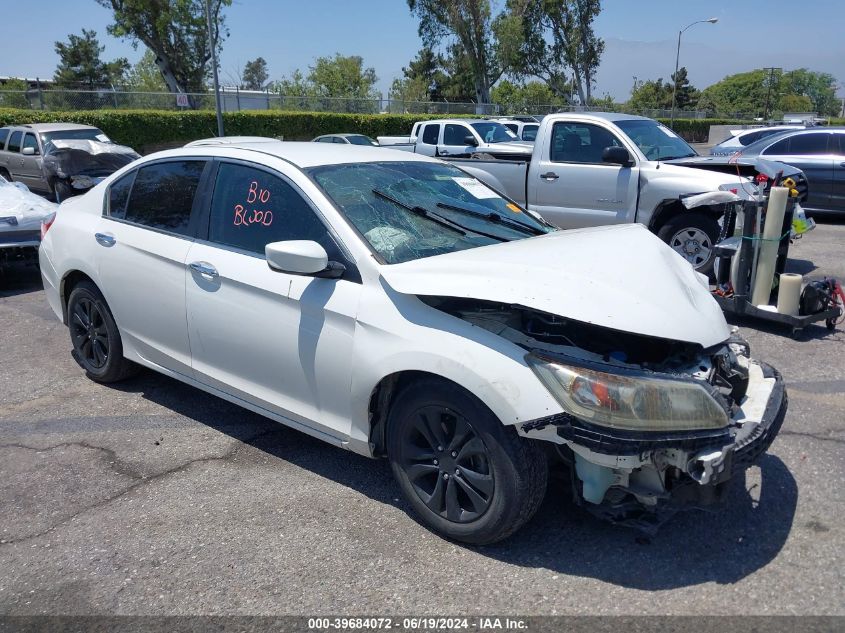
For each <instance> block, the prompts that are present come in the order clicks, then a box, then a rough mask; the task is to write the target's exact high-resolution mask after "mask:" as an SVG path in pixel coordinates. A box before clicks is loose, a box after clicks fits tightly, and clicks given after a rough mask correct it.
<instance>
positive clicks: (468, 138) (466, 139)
mask: <svg viewBox="0 0 845 633" xmlns="http://www.w3.org/2000/svg"><path fill="white" fill-rule="evenodd" d="M464 143H466V144H467V145H472V146H473V147H478V141H476V140H475V137H474V136H473V135H472V134H467V135H466V136H465V137H464Z"/></svg>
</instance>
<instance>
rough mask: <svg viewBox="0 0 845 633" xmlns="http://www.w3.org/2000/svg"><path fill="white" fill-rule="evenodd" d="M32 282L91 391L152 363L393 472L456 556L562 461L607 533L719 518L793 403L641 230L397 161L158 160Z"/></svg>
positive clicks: (65, 235)
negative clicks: (709, 510) (690, 515)
mask: <svg viewBox="0 0 845 633" xmlns="http://www.w3.org/2000/svg"><path fill="white" fill-rule="evenodd" d="M609 253H610V254H612V255H608V254H609ZM40 264H41V273H42V276H43V280H44V287H45V289H46V293H47V297H48V300H49V303H50V306H51V307H52V309H53V310H54V311H55V313H56V315H57V316H58V318H59V319H61V320H62V321H63V322H64V323H65V324H66V325H67V326H68V328H69V330H70V337H71V341H72V345H73V355H74V358H75V359H76V360H77V362H78V363H79V365H80V366H81V367H82V368H83V369H84V370H85V372H86V374H87V375H88V376H89V377H90V378H91V379H93V380H96V381H99V382H112V381H116V380H120V379H123V378H127V377H129V376H130V375H132V373H133V372H134V371H135V370H136V369H137V368H138V366H144V367H148V368H151V369H153V370H155V371H158V372H161V373H163V374H166V375H168V376H172V377H174V378H176V379H178V380H181V381H184V382H186V383H188V384H190V385H193V386H195V387H197V388H199V389H202V390H205V391H207V392H209V393H211V394H214V395H216V396H219V397H221V398H225V399H226V400H230V401H232V402H235V403H237V404H239V405H242V406H243V407H246V408H248V409H251V410H253V411H256V412H258V413H260V414H262V415H265V416H267V417H269V418H272V419H274V420H277V421H279V422H282V423H284V424H287V425H290V426H292V427H293V428H296V429H299V430H301V431H303V432H305V433H308V434H310V435H313V436H315V437H318V438H320V439H323V440H325V441H327V442H330V443H332V444H335V445H336V446H339V447H343V448H347V449H349V450H352V451H355V452H357V453H360V454H363V455H367V456H372V457H380V456H386V457H387V458H388V459H389V460H390V462H391V465H392V468H393V472H394V474H395V476H396V479H397V481H398V484H399V486H400V488H401V489H402V491H403V493H404V494H405V496H406V497H407V499H408V501H409V503H410V505H411V506H412V507H413V509H414V511H415V512H416V513H417V514H418V516H419V517H420V519H421V520H422V522H424V523H425V524H426V525H427V526H429V527H431V528H432V529H434V530H436V531H437V532H439V533H441V534H444V535H446V536H448V537H450V538H454V539H457V540H461V541H465V542H471V543H490V542H493V541H496V540H499V539H502V538H505V537H507V536H508V535H510V534H512V533H513V532H514V531H515V530H517V529H518V528H519V527H520V526H521V525H522V524H524V523H525V522H526V521H527V520H528V519H529V518H530V517H531V516H532V514H533V513H534V512H535V510H536V509H537V507H538V506H539V504H540V502H541V500H542V499H543V495H544V493H545V490H546V480H547V476H548V468H549V464H550V463H552V464H564V465H566V466H568V467H569V468H570V472H571V473H572V477H573V485H572V490H573V493H574V494H575V496H576V499H577V500H578V501H579V502H583V503H584V505H585V507H587V508H589V509H591V510H593V511H594V512H596V513H597V514H599V515H601V516H604V517H608V518H611V519H613V520H615V521H630V522H632V523H635V524H640V525H641V524H642V523H643V521H647V520H649V519H647V518H646V519H643V516H646V517H650V516H657V515H656V514H650V513H652V512H653V511H656V510H660V509H662V508H664V507H665V508H673V507H677V506H678V505H683V504H691V505H701V504H703V503H708V502H712V501H714V500H716V499H718V498H719V497H720V496H721V494H722V492H723V491H724V489H725V487H726V483H727V481H728V480H729V479H730V478H731V476H732V475H733V474H735V473H736V472H739V471H741V470H743V469H744V468H746V467H747V466H748V465H749V464H750V463H751V461H752V460H753V459H755V458H756V457H757V456H758V455H759V454H760V453H761V452H763V451H764V450H766V448H767V447H768V446H769V444H770V443H771V441H772V440H773V439H774V436H775V435H776V434H777V432H778V429H779V428H780V425H781V423H782V421H783V417H784V414H785V411H786V397H785V392H784V389H783V383H782V380H781V378H780V376H779V375H778V374H777V372H776V371H774V370H773V369H772V368H770V367H768V366H766V365H764V364H762V363H758V362H756V361H753V360H751V359H750V358H749V357H748V347H747V345H746V344H745V343H744V342H743V341H741V340H740V339H737V338H735V337H732V336H731V332H730V330H729V329H728V327H727V325H726V323H725V320H724V318H723V316H722V314H721V312H720V310H719V308H718V306H717V305H716V303H715V302H714V300H713V299H712V298H711V296H710V295H709V292H708V290H707V288H706V283H702V279H701V276H700V275H697V274H696V273H695V272H694V271H693V269H692V268H691V267H690V266H689V264H687V263H686V262H685V261H684V260H683V259H682V258H681V257H680V256H679V255H677V254H676V253H674V252H673V251H672V250H671V249H670V248H669V247H668V246H666V245H665V244H663V243H662V242H661V241H660V240H659V239H658V238H657V237H655V236H653V235H652V234H651V233H649V232H648V231H647V230H646V229H645V228H643V227H640V226H638V225H625V226H617V227H601V228H596V229H582V230H576V231H565V232H564V231H557V230H555V229H553V228H552V227H550V226H549V225H548V224H546V223H545V222H544V221H543V220H542V219H541V218H540V217H539V216H537V215H535V214H533V213H531V212H529V211H526V210H525V209H523V208H520V207H519V206H517V205H516V204H514V203H513V202H512V201H510V200H507V199H505V198H503V197H501V196H500V195H499V194H498V193H496V192H495V191H493V190H491V189H489V188H488V187H486V186H485V185H483V184H482V183H481V182H479V181H478V180H476V179H475V178H473V177H471V176H469V175H467V174H466V173H465V172H463V171H460V170H459V169H457V168H456V167H454V166H451V165H448V164H445V163H443V162H441V161H438V160H434V159H430V158H426V157H422V156H418V155H412V154H408V153H406V152H398V151H392V150H385V149H376V148H366V147H355V146H337V145H331V146H328V145H325V144H320V143H282V142H276V141H250V140H244V141H239V142H232V143H219V144H204V143H198V144H193V145H192V146H188V147H185V148H182V149H177V150H171V151H166V152H160V153H158V154H153V155H151V156H147V157H146V158H143V159H140V160H138V161H136V162H134V163H133V164H131V165H129V166H127V167H125V168H123V169H121V170H120V171H119V172H117V173H115V174H114V175H112V176H110V177H109V178H107V179H106V180H105V181H104V182H102V183H101V184H99V185H97V186H96V187H94V188H93V189H92V190H91V191H90V192H89V193H87V194H86V195H84V196H81V197H77V198H73V199H71V200H68V201H66V202H65V203H64V204H62V205H61V207H60V209H59V211H58V213H57V216H56V219H55V221H54V222H53V224H52V225H51V226H50V227H49V230H47V232H46V234H45V237H44V240H43V242H42V245H41V248H40ZM660 516H663V514H660Z"/></svg>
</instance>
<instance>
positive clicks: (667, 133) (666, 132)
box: [657, 125, 678, 138]
mask: <svg viewBox="0 0 845 633" xmlns="http://www.w3.org/2000/svg"><path fill="white" fill-rule="evenodd" d="M657 129H659V130H660V131H661V132H663V133H664V134H665V135H666V136H668V137H671V138H678V135H677V134H675V133H674V132H673V131H672V130H670V129H669V128H668V127H663V126H662V125H658V126H657Z"/></svg>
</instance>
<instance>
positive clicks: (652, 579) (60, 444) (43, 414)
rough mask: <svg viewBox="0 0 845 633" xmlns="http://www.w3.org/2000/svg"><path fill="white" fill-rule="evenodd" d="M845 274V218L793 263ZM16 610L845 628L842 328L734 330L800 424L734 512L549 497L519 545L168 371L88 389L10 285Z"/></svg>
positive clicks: (43, 312) (32, 272) (6, 530)
mask: <svg viewBox="0 0 845 633" xmlns="http://www.w3.org/2000/svg"><path fill="white" fill-rule="evenodd" d="M790 255H791V259H790V262H789V267H790V270H792V271H794V272H800V273H803V274H805V275H807V276H808V277H810V278H815V277H821V276H823V275H834V276H837V277H839V278H840V279H845V222H842V221H836V222H826V223H822V224H820V226H819V227H818V228H817V229H816V230H815V231H814V232H812V233H810V234H809V235H807V236H806V237H805V238H804V239H803V240H801V241H800V242H798V243H796V244H795V245H794V246H793V247H792V250H791V252H790ZM0 324H2V328H0V366H1V367H2V368H3V370H2V372H0V508H2V512H0V569H2V570H3V572H2V574H0V613H3V614H6V615H10V614H86V615H88V614H167V615H170V614H297V615H314V614H405V615H407V614H429V615H457V614H467V615H473V614H492V613H496V614H519V615H539V614H576V613H577V614H581V615H585V614H722V615H728V614H845V592H843V587H844V586H845V577H843V576H845V573H844V572H843V570H845V561H843V551H845V527H844V526H843V517H845V492H843V490H845V459H843V458H844V457H845V450H843V448H844V447H845V331H843V329H841V328H843V327H845V326H840V329H838V330H837V331H836V332H833V333H831V332H828V331H827V330H826V329H825V328H824V326H823V325H821V326H812V327H810V328H808V329H807V330H806V331H805V333H804V335H803V336H802V338H801V339H800V340H793V339H792V338H790V337H789V336H788V332H786V331H785V330H781V329H777V328H774V327H760V326H759V324H755V323H754V322H751V321H748V322H740V323H738V325H739V326H740V328H741V332H742V334H743V335H744V336H745V337H746V338H748V339H749V341H750V342H751V345H752V352H753V353H754V356H756V357H758V358H760V359H762V360H765V361H767V362H769V363H771V364H773V365H775V366H776V367H778V368H779V369H780V370H781V371H782V373H783V375H784V377H785V378H786V381H787V385H788V390H789V395H790V411H789V414H788V416H787V419H786V423H785V424H784V427H783V430H782V431H781V433H780V436H779V438H778V439H777V440H776V441H775V443H774V444H773V446H772V449H771V451H770V452H769V454H767V455H765V456H764V457H763V459H762V460H761V462H760V463H759V466H757V467H754V468H752V469H751V470H749V471H748V473H747V476H746V477H745V478H744V480H742V481H737V482H735V486H734V488H733V491H732V495H731V498H730V500H729V502H728V504H727V505H726V506H725V507H723V508H720V509H719V510H717V511H715V512H712V513H704V512H689V513H685V514H682V515H678V516H676V517H675V518H673V519H672V520H671V521H670V522H669V523H668V524H666V525H665V526H664V527H663V528H662V530H661V531H660V532H659V533H658V534H657V535H656V536H653V537H647V536H644V535H642V534H640V533H638V532H634V531H632V530H629V529H624V528H618V527H614V526H611V525H609V524H606V523H603V522H601V521H599V520H598V519H595V518H593V517H592V516H591V515H589V514H587V513H586V512H585V511H583V510H582V509H580V508H578V507H576V506H574V505H573V504H572V502H570V501H569V499H568V497H567V484H566V482H565V481H556V482H555V483H553V485H552V486H551V488H550V491H549V493H548V495H547V498H546V500H545V502H544V505H543V507H542V508H541V510H540V512H539V514H538V516H537V517H536V518H535V519H534V520H533V521H532V522H531V523H530V524H529V525H528V526H526V528H524V529H523V530H522V531H520V532H519V533H518V534H517V535H516V536H515V537H513V538H511V539H510V540H508V541H506V542H504V543H501V544H498V545H495V546H489V547H483V548H471V547H464V546H459V545H456V544H453V543H450V542H447V541H445V540H443V539H441V538H439V537H437V536H435V535H433V534H431V533H430V532H428V531H427V530H425V529H424V528H423V527H421V526H420V525H419V524H417V523H416V522H415V521H414V520H413V519H412V518H411V517H410V516H409V515H408V514H406V505H405V503H404V501H402V500H401V499H400V496H399V490H398V488H397V486H395V485H394V483H393V480H392V478H391V475H390V470H389V468H388V465H387V463H386V462H383V461H381V462H379V461H372V460H367V459H365V458H362V457H359V456H356V455H353V454H351V453H348V452H344V451H342V450H340V449H337V448H333V447H331V446H329V445H327V444H323V443H321V442H319V441H317V440H314V439H311V438H309V437H307V436H305V435H303V434H301V433H298V432H296V431H293V430H290V429H287V428H285V427H283V426H281V425H277V424H275V423H273V422H270V421H268V420H266V419H264V418H261V417H259V416H257V415H254V414H252V413H250V412H247V411H245V410H242V409H239V408H237V407H236V406H234V405H231V404H229V403H227V402H224V401H222V400H218V399H216V398H213V397H211V396H208V395H206V394H204V393H202V392H200V391H197V390H195V389H192V388H190V387H186V386H184V385H182V384H180V383H178V382H176V381H174V380H171V379H169V378H165V377H162V376H159V375H156V374H153V373H151V372H144V373H143V374H141V376H139V377H138V378H135V379H132V380H129V381H128V382H125V383H121V384H119V385H115V386H102V385H97V384H95V383H93V382H91V381H89V380H87V379H86V378H85V377H84V375H83V373H82V371H81V370H80V369H79V368H78V367H77V365H76V364H75V362H74V361H73V360H72V359H71V356H70V342H69V339H68V335H67V332H66V330H65V328H64V327H63V326H62V325H61V324H60V323H59V322H58V321H57V320H56V319H55V318H54V316H53V314H52V312H51V311H50V309H49V308H48V306H47V303H46V300H45V298H44V295H43V292H42V290H41V282H40V278H39V276H38V273H37V270H36V269H35V268H32V267H29V268H25V267H16V268H12V269H9V270H7V271H6V272H5V273H4V274H2V275H0Z"/></svg>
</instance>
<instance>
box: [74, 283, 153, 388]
mask: <svg viewBox="0 0 845 633" xmlns="http://www.w3.org/2000/svg"><path fill="white" fill-rule="evenodd" d="M67 314H68V330H69V332H70V341H71V344H72V345H73V353H72V354H73V358H74V360H75V361H76V362H77V363H78V364H79V366H80V367H82V369H84V370H85V375H86V376H88V377H89V378H90V379H91V380H94V381H95V382H102V383H109V382H117V381H118V380H123V379H125V378H128V377H129V376H132V375H134V374H136V373H137V372H138V369H139V368H138V366H137V365H136V364H135V363H133V362H131V361H128V360H126V359H125V358H124V357H123V343H122V341H121V339H120V332H119V331H118V329H117V324H116V323H115V322H114V317H113V316H112V313H111V310H109V306H108V304H107V303H106V300H105V299H104V298H103V295H102V293H101V292H100V291H99V289H98V288H97V286H95V285H94V284H93V283H91V282H90V281H81V282H79V283H78V284H77V285H76V286H74V288H73V290H72V291H71V293H70V298H69V299H68V302H67Z"/></svg>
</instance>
